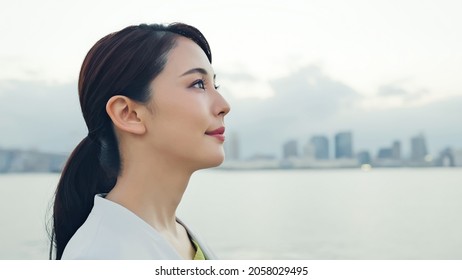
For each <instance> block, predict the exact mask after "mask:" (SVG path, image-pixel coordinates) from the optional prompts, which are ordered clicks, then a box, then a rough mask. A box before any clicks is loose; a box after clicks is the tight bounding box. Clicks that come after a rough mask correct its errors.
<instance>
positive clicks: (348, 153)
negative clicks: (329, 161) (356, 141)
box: [335, 132, 353, 159]
mask: <svg viewBox="0 0 462 280" xmlns="http://www.w3.org/2000/svg"><path fill="white" fill-rule="evenodd" d="M335 158H336V159H340V158H353V135H352V133H351V132H340V133H337V134H336V135H335Z"/></svg>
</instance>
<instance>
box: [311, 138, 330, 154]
mask: <svg viewBox="0 0 462 280" xmlns="http://www.w3.org/2000/svg"><path fill="white" fill-rule="evenodd" d="M310 144H311V145H313V147H314V157H315V158H316V159H329V139H327V137H326V136H322V135H317V136H313V137H311V139H310Z"/></svg>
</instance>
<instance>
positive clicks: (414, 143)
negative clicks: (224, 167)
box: [225, 130, 462, 162]
mask: <svg viewBox="0 0 462 280" xmlns="http://www.w3.org/2000/svg"><path fill="white" fill-rule="evenodd" d="M230 138H231V139H230V141H232V143H233V147H229V146H230V145H229V144H226V143H225V147H226V148H227V149H226V151H227V152H229V153H232V154H234V155H236V154H241V151H240V147H242V146H245V143H241V142H240V141H239V140H238V139H239V134H238V133H236V132H233V134H232V137H230ZM329 139H331V140H333V141H329ZM407 140H408V145H403V142H405V141H402V140H399V139H396V138H390V141H389V142H390V145H389V146H382V147H378V148H377V149H376V150H375V151H370V150H368V149H365V148H361V147H359V148H358V147H355V146H354V132H353V131H351V130H350V131H345V130H344V131H340V132H337V133H335V134H334V135H333V136H332V137H331V138H329V137H328V136H327V135H324V134H316V135H312V136H311V137H309V138H308V139H306V141H298V140H296V139H293V138H290V139H288V140H286V141H285V142H283V143H281V145H280V146H281V153H280V154H281V155H280V156H278V154H279V153H278V152H276V151H273V153H258V152H256V153H253V154H251V155H250V156H248V157H247V158H244V157H236V156H233V157H230V159H231V160H248V159H253V158H260V157H266V158H270V159H276V158H279V159H288V158H291V157H292V158H303V157H306V156H309V157H313V158H314V159H317V160H329V159H341V158H356V157H358V156H359V155H360V154H361V153H365V152H367V153H368V154H369V157H370V158H371V159H379V160H380V159H392V160H413V161H416V162H418V161H425V160H428V158H429V157H431V158H437V157H438V156H440V155H441V154H443V153H444V152H445V151H446V150H448V149H455V150H462V148H460V147H450V146H446V147H444V148H442V149H440V150H438V151H435V152H434V153H430V152H429V151H428V149H427V139H426V136H425V134H424V133H423V132H418V133H415V134H414V135H413V136H411V137H410V138H409V139H407ZM403 146H408V147H409V152H408V153H403V150H402V147H403ZM330 151H333V152H330Z"/></svg>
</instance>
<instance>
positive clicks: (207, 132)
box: [205, 126, 225, 135]
mask: <svg viewBox="0 0 462 280" xmlns="http://www.w3.org/2000/svg"><path fill="white" fill-rule="evenodd" d="M223 133H225V128H224V127H223V126H222V127H219V128H217V129H215V130H210V131H206V132H205V134H207V135H216V134H223Z"/></svg>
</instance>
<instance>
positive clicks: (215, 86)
mask: <svg viewBox="0 0 462 280" xmlns="http://www.w3.org/2000/svg"><path fill="white" fill-rule="evenodd" d="M199 84H202V86H199V87H198V88H200V89H204V90H205V88H206V86H207V83H206V82H205V80H204V79H199V80H196V81H194V83H193V84H192V85H191V87H196V86H197V85H199ZM213 87H214V88H215V90H217V89H218V88H220V86H219V85H213Z"/></svg>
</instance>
